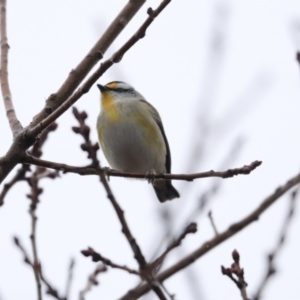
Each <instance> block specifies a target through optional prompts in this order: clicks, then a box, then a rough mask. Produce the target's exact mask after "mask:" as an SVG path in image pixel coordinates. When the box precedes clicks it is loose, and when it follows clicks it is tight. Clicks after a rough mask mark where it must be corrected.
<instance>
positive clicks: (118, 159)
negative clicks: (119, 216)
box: [97, 81, 179, 202]
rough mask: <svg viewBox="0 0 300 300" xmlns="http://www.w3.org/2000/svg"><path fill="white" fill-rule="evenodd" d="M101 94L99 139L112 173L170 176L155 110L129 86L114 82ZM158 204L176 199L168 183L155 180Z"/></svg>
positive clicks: (167, 153)
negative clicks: (150, 173) (113, 171)
mask: <svg viewBox="0 0 300 300" xmlns="http://www.w3.org/2000/svg"><path fill="white" fill-rule="evenodd" d="M97 86H98V88H99V89H100V92H101V112H100V114H99V116H98V120H97V132H98V138H99V142H100V145H101V148H102V150H103V153H104V155H105V157H106V159H107V161H108V163H109V164H110V166H111V167H112V168H113V169H116V170H119V171H123V172H131V173H149V172H155V173H170V172H171V153H170V148H169V144H168V141H167V137H166V134H165V131H164V128H163V124H162V121H161V118H160V116H159V113H158V112H157V110H156V109H155V108H154V107H153V106H152V105H151V104H150V103H148V102H147V101H146V100H145V98H144V97H143V96H142V95H141V94H140V93H139V92H137V91H136V90H135V89H134V88H133V87H132V86H131V85H129V84H127V83H125V82H121V81H113V82H110V83H108V84H106V85H105V86H103V85H100V84H98V85H97ZM152 185H153V188H154V190H155V193H156V195H157V198H158V200H159V201H160V202H165V201H167V200H172V199H174V198H178V197H179V193H178V192H177V191H176V189H175V188H174V187H173V186H172V183H171V180H162V179H158V180H154V181H153V183H152Z"/></svg>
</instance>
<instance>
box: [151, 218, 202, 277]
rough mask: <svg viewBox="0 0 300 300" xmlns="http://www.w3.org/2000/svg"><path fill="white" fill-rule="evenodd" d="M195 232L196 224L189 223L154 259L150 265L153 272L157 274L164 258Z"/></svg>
mask: <svg viewBox="0 0 300 300" xmlns="http://www.w3.org/2000/svg"><path fill="white" fill-rule="evenodd" d="M196 232H197V224H196V223H191V224H189V225H188V226H186V228H185V229H184V231H183V232H182V233H181V234H180V236H179V237H178V238H177V239H175V240H174V241H173V242H171V243H170V245H169V246H168V247H167V249H166V250H165V251H164V252H163V253H162V254H161V255H160V256H159V257H158V258H156V259H155V260H154V261H153V262H152V263H151V264H150V265H151V267H152V268H153V269H154V270H155V272H154V273H157V271H158V269H159V268H160V266H161V265H162V263H163V260H164V259H165V257H166V256H167V255H168V254H169V253H170V252H171V251H172V250H173V249H175V248H176V247H179V246H180V245H181V242H182V241H183V240H184V239H185V237H186V236H187V235H188V234H190V233H196Z"/></svg>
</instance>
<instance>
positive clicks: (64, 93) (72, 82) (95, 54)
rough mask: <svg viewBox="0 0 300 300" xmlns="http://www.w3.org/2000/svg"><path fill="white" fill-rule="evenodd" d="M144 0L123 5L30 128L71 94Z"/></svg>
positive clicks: (37, 132) (133, 0) (36, 132)
mask: <svg viewBox="0 0 300 300" xmlns="http://www.w3.org/2000/svg"><path fill="white" fill-rule="evenodd" d="M145 2H146V0H129V1H128V3H127V4H126V5H125V6H124V8H123V9H122V10H121V12H120V13H119V15H118V16H117V17H116V18H115V20H114V21H113V22H112V23H111V24H110V26H109V27H108V28H107V30H106V31H105V32H104V34H103V35H102V36H101V38H100V39H99V40H98V41H97V43H96V44H95V45H94V46H93V48H92V49H91V50H90V52H89V53H88V54H87V55H86V56H85V57H84V59H83V60H82V61H81V62H80V63H79V64H78V66H77V67H76V68H75V69H73V70H72V71H71V72H70V74H69V76H68V78H67V79H66V80H65V82H64V83H63V84H62V86H61V87H60V88H59V90H58V91H57V92H56V94H52V95H50V97H49V98H48V99H47V101H46V105H45V107H44V109H43V110H42V111H41V112H40V113H39V114H37V115H36V116H35V117H34V118H33V121H32V123H31V124H30V127H31V128H33V127H34V126H36V125H38V124H39V123H40V122H41V121H42V120H44V119H45V118H47V117H48V116H49V115H50V114H51V113H53V112H54V111H55V110H56V109H57V108H58V107H60V106H61V105H62V104H63V103H64V102H65V101H66V99H68V98H69V97H70V96H71V94H72V93H73V92H74V91H75V89H76V88H77V87H78V86H79V84H80V83H81V82H82V81H83V79H84V78H85V77H86V76H87V74H88V73H89V72H90V70H91V69H92V68H93V67H94V66H95V65H96V64H97V63H98V61H99V60H100V59H102V58H103V55H104V53H105V52H106V51H107V49H108V48H109V46H110V45H111V44H112V43H113V41H114V40H115V39H116V38H117V37H118V35H119V34H120V33H121V32H122V31H123V29H124V28H125V27H126V26H127V24H128V23H129V22H130V20H131V19H132V18H133V17H134V16H135V14H136V13H137V12H138V11H139V9H140V8H141V7H142V5H143V4H144V3H145ZM54 120H55V119H54ZM54 120H52V121H50V122H49V123H48V124H47V126H48V125H50V123H52V122H53V121H54ZM47 126H45V127H43V128H40V129H39V130H35V131H34V132H33V131H31V133H30V134H32V135H34V136H36V135H37V134H39V133H41V131H42V130H43V129H45V128H46V127H47Z"/></svg>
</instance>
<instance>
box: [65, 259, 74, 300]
mask: <svg viewBox="0 0 300 300" xmlns="http://www.w3.org/2000/svg"><path fill="white" fill-rule="evenodd" d="M74 266H75V259H74V258H71V259H70V264H69V268H68V278H67V284H66V291H65V298H66V299H69V295H70V291H71V285H72V280H73V273H74Z"/></svg>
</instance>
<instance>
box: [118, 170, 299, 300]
mask: <svg viewBox="0 0 300 300" xmlns="http://www.w3.org/2000/svg"><path fill="white" fill-rule="evenodd" d="M299 183H300V174H297V175H295V176H294V177H292V178H291V179H290V180H288V181H287V182H286V183H285V184H284V185H283V186H281V187H278V188H277V189H276V190H275V192H273V193H272V194H271V195H270V196H268V197H267V198H265V199H264V200H263V201H262V202H261V204H260V205H259V206H258V207H257V208H256V209H255V210H253V211H252V212H251V213H250V214H248V215H247V216H246V217H245V218H243V219H242V220H240V221H238V222H236V223H234V224H232V225H230V226H229V227H228V228H227V229H226V230H225V231H223V232H222V233H220V234H219V235H218V236H216V237H214V238H213V239H211V240H208V241H207V242H205V243H204V244H202V246H200V247H199V248H198V249H196V250H195V251H194V252H192V253H191V254H189V255H187V256H186V257H184V258H183V259H181V260H180V261H178V262H177V263H175V264H174V265H173V266H171V267H169V268H168V269H166V270H165V271H162V272H161V273H159V274H158V275H157V276H156V279H157V281H158V282H162V281H164V280H166V279H168V278H169V277H171V276H173V275H174V274H176V273H178V272H179V271H180V270H182V269H184V268H186V267H187V266H189V265H191V264H192V263H194V262H195V260H197V259H199V258H200V257H202V256H203V255H205V254H206V253H207V252H209V251H211V250H212V249H214V248H215V247H217V246H218V245H219V244H221V243H222V242H224V241H225V240H228V239H229V238H231V237H232V236H234V235H235V234H236V233H238V232H240V231H241V230H242V229H244V228H245V227H247V226H248V225H250V224H251V223H253V222H255V221H257V220H258V218H259V217H260V215H262V214H263V213H264V212H265V211H266V210H267V209H268V208H269V207H270V206H271V205H272V204H274V203H275V202H276V201H277V200H278V199H279V198H280V197H281V196H283V195H284V194H285V193H286V192H287V191H289V190H290V189H292V188H293V187H295V186H296V185H298V184H299ZM148 291H149V287H148V286H147V285H146V284H142V285H140V286H138V287H136V288H134V289H132V290H131V291H129V292H128V293H127V294H125V295H124V296H123V297H121V298H120V300H130V299H132V297H133V295H134V297H137V298H138V297H141V296H142V295H144V294H145V293H147V292H148Z"/></svg>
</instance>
